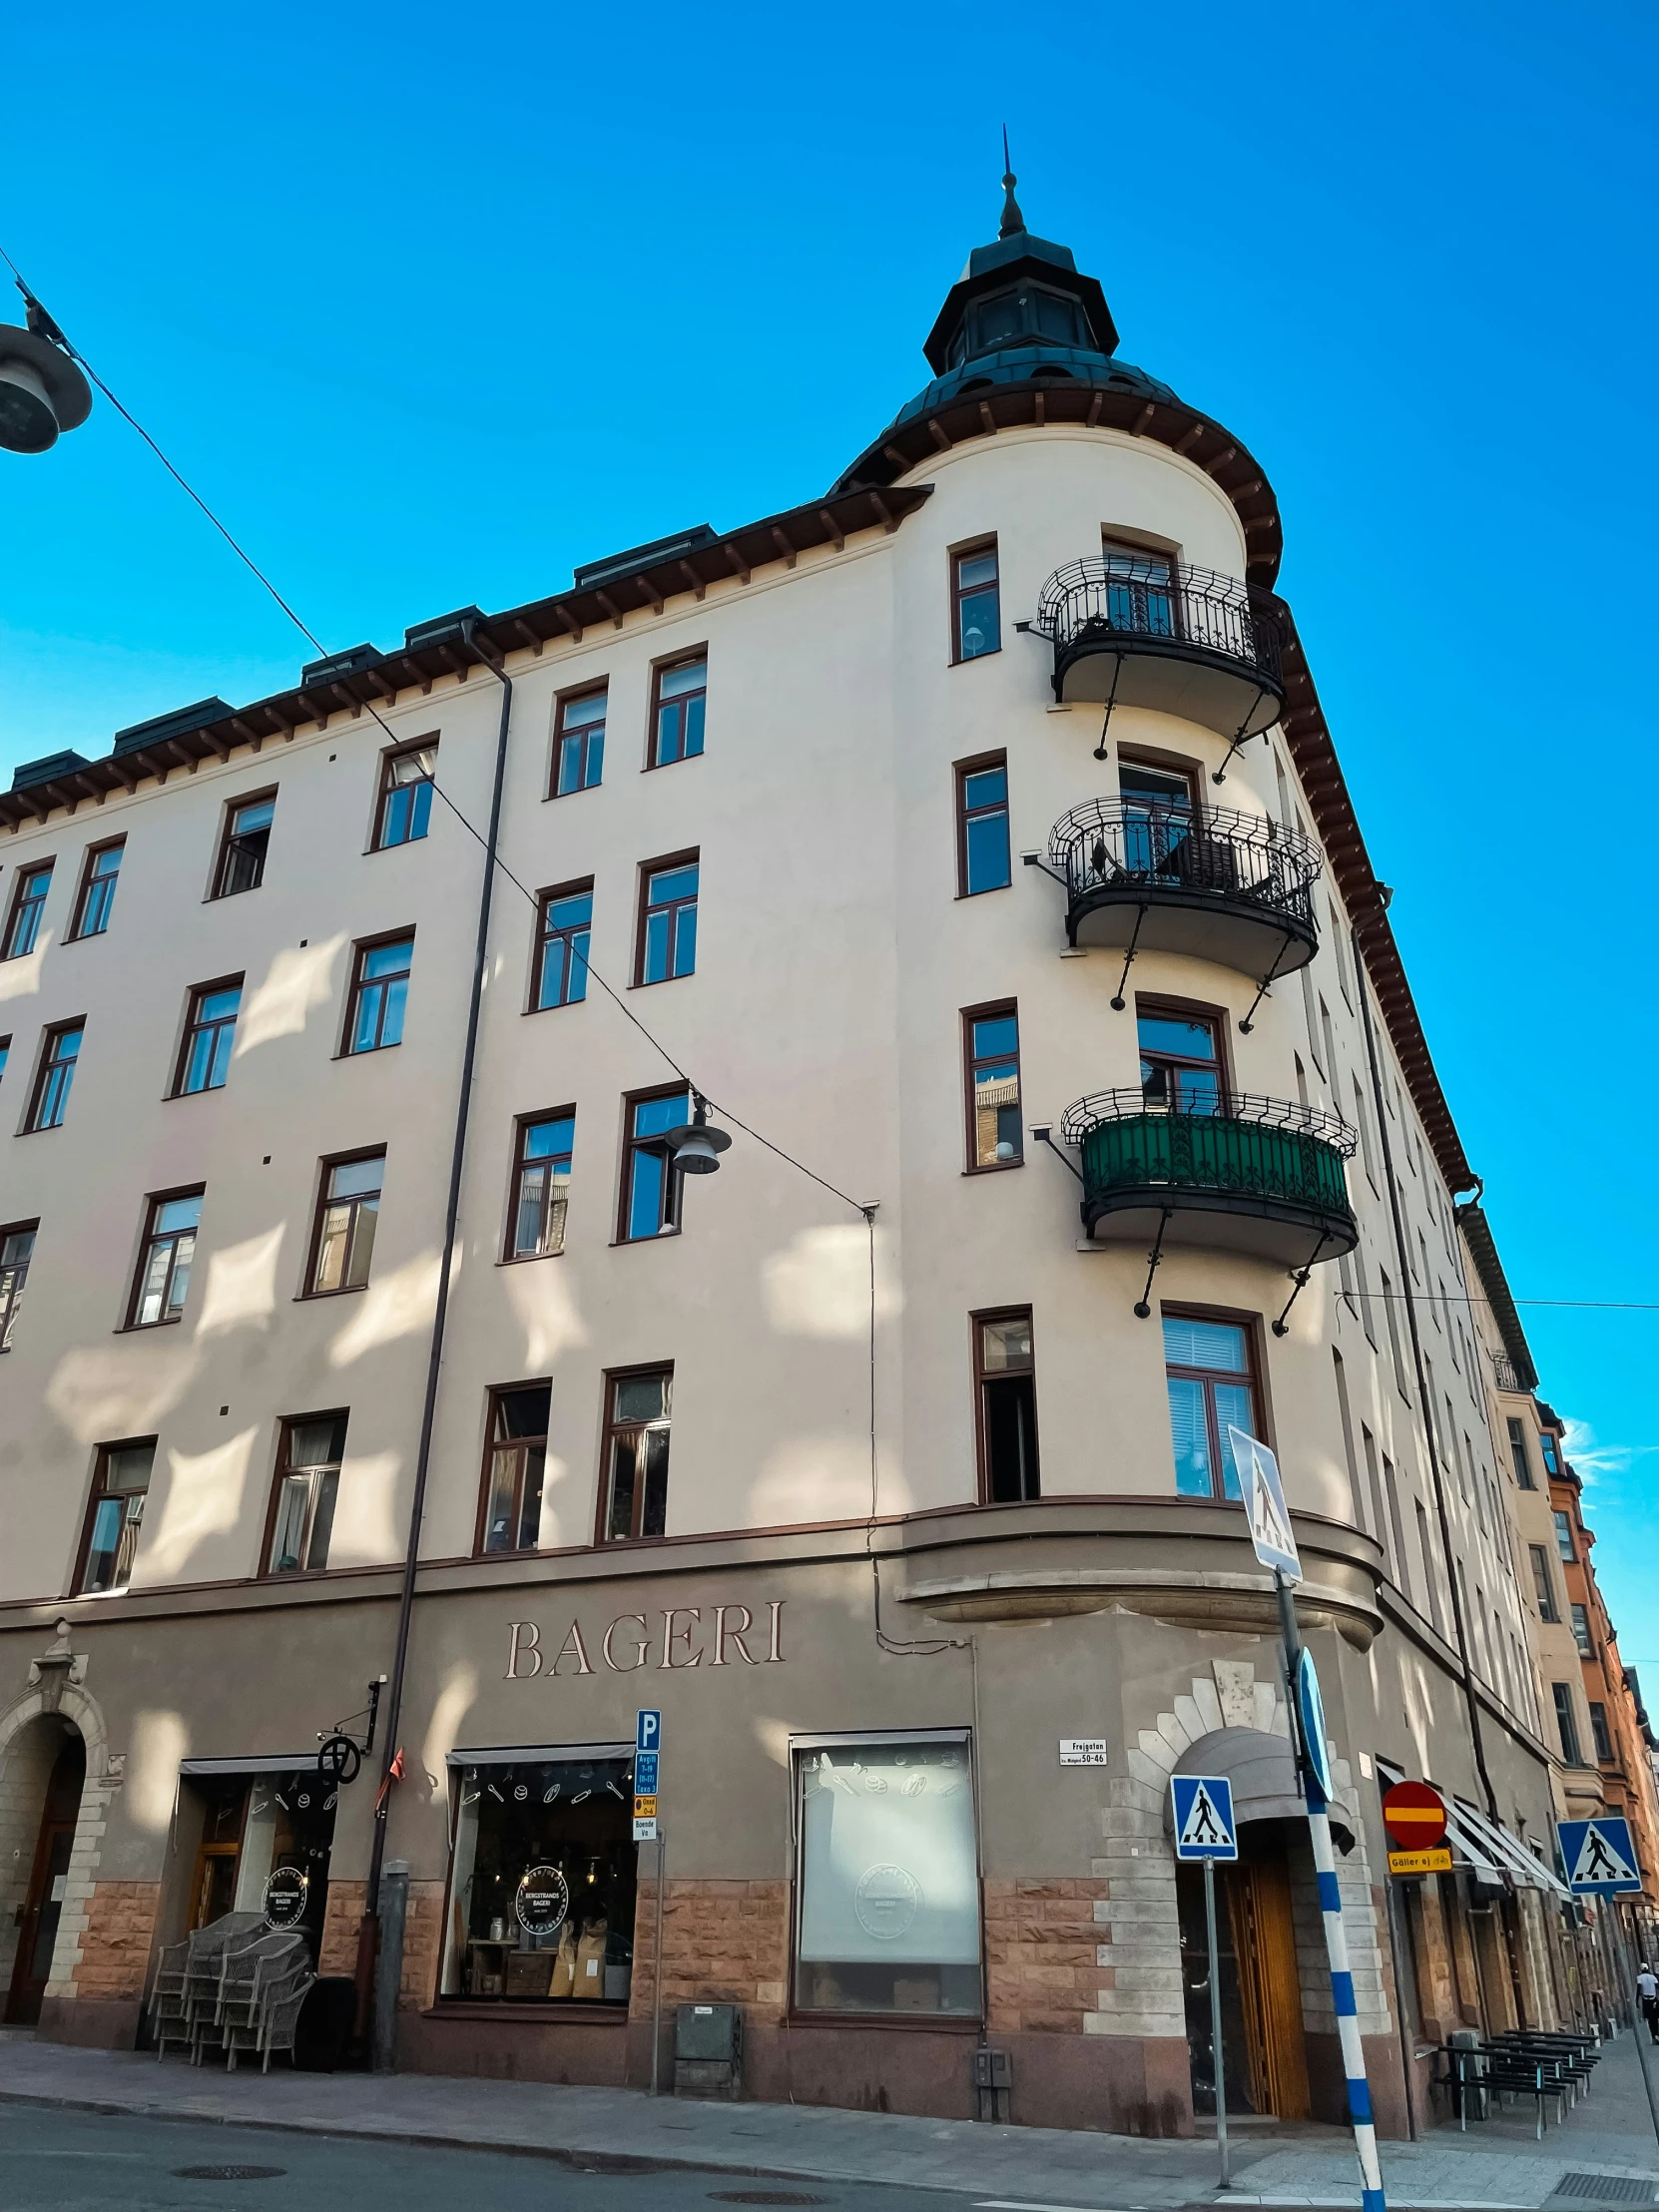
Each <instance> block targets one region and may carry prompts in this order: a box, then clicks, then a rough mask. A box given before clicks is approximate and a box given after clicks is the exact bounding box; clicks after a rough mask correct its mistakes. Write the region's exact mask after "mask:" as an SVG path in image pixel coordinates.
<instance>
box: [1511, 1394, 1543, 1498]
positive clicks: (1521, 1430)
mask: <svg viewBox="0 0 1659 2212" xmlns="http://www.w3.org/2000/svg"><path fill="white" fill-rule="evenodd" d="M1508 1428H1509V1458H1510V1460H1511V1462H1512V1464H1513V1466H1514V1469H1515V1484H1516V1487H1517V1488H1519V1489H1522V1490H1535V1489H1536V1488H1537V1487H1538V1485H1537V1483H1536V1482H1534V1481H1533V1479H1532V1455H1531V1453H1530V1452H1529V1451H1528V1450H1527V1448H1526V1429H1525V1426H1524V1424H1523V1423H1522V1422H1521V1421H1520V1420H1518V1419H1517V1418H1516V1416H1515V1415H1514V1414H1513V1413H1511V1414H1510V1415H1509V1420H1508Z"/></svg>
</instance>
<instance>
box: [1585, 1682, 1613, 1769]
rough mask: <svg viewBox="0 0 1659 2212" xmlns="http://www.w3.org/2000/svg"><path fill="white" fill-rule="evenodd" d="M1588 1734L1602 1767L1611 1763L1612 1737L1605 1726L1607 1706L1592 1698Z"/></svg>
mask: <svg viewBox="0 0 1659 2212" xmlns="http://www.w3.org/2000/svg"><path fill="white" fill-rule="evenodd" d="M1590 1736H1591V1739H1592V1741H1593V1742H1594V1744H1595V1747H1596V1757H1597V1759H1599V1760H1600V1762H1601V1764H1602V1765H1603V1766H1604V1767H1609V1766H1611V1765H1612V1763H1613V1738H1612V1736H1611V1734H1610V1733H1609V1730H1608V1727H1607V1708H1606V1706H1605V1705H1600V1704H1598V1703H1597V1702H1596V1700H1595V1699H1594V1698H1592V1699H1591V1700H1590Z"/></svg>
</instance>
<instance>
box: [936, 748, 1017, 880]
mask: <svg viewBox="0 0 1659 2212" xmlns="http://www.w3.org/2000/svg"><path fill="white" fill-rule="evenodd" d="M992 769H1000V770H1001V771H1002V806H1001V814H1002V827H1003V830H1004V833H1005V835H1006V838H1007V844H1008V874H1007V878H1006V880H1005V881H1003V882H1001V883H983V884H981V885H980V887H979V888H978V889H977V890H974V889H972V888H970V886H969V883H968V821H969V817H970V814H971V815H972V817H973V818H974V819H978V818H979V817H981V816H984V815H989V814H993V813H995V812H996V811H997V810H996V809H994V808H991V807H980V808H976V809H971V810H970V808H969V806H968V803H967V788H968V779H969V778H970V777H973V776H983V775H986V774H988V773H989V771H990V770H992ZM950 772H951V799H952V804H953V807H954V811H955V817H956V896H957V897H958V898H989V897H992V896H994V894H995V893H996V892H997V891H1005V890H1008V889H1009V888H1010V887H1011V886H1012V884H1013V880H1014V821H1013V796H1012V792H1011V790H1010V787H1009V783H1008V754H1007V749H1006V747H1004V748H1002V749H1001V750H1000V751H998V752H995V753H977V754H975V755H974V756H973V758H972V759H971V760H967V761H952V763H951V764H950Z"/></svg>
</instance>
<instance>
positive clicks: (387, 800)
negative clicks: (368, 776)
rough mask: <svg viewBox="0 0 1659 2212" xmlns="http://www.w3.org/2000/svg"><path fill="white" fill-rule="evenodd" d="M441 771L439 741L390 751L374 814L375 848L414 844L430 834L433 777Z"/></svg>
mask: <svg viewBox="0 0 1659 2212" xmlns="http://www.w3.org/2000/svg"><path fill="white" fill-rule="evenodd" d="M437 773H438V749H437V747H436V746H435V745H415V746H410V748H409V749H408V751H407V752H405V753H388V754H386V755H385V757H384V759H383V760H382V762H381V765H380V805H379V810H378V812H377V814H376V815H375V818H374V849H375V850H376V851H377V852H383V851H385V849H386V847H387V846H388V845H393V844H413V843H414V841H415V839H416V837H423V836H425V834H426V824H427V821H428V819H429V817H430V815H431V812H432V779H433V778H434V777H435V776H436V775H437Z"/></svg>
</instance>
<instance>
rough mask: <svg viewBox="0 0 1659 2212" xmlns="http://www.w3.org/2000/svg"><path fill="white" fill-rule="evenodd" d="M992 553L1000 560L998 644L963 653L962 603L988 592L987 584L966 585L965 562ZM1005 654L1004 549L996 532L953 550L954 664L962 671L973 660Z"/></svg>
mask: <svg viewBox="0 0 1659 2212" xmlns="http://www.w3.org/2000/svg"><path fill="white" fill-rule="evenodd" d="M987 553H990V554H993V555H994V556H995V559H996V643H995V644H994V645H987V646H986V648H985V650H984V651H983V652H982V653H964V652H963V651H962V601H963V600H964V599H972V598H974V597H975V596H977V594H978V593H980V592H982V591H983V590H984V588H985V587H984V585H983V584H969V585H966V586H964V585H963V583H962V563H963V562H964V561H977V560H981V559H983V557H984V556H985V554H987ZM1001 651H1002V548H1001V546H1000V545H999V544H998V543H997V537H996V532H995V531H994V530H992V531H991V532H990V533H989V534H988V535H987V536H985V537H982V538H972V539H970V540H969V541H968V542H967V544H965V545H953V546H952V547H951V548H950V665H951V667H952V668H962V667H965V666H966V665H967V663H968V662H970V661H988V660H989V659H990V658H991V656H992V654H995V653H1000V652H1001Z"/></svg>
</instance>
